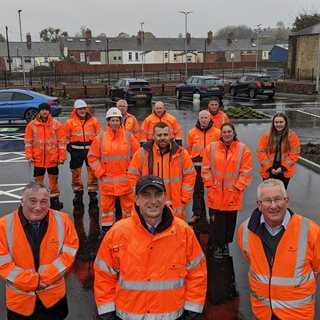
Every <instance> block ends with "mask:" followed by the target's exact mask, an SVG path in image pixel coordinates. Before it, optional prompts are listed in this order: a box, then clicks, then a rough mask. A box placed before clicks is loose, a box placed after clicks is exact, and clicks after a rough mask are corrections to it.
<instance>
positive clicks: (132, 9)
mask: <svg viewBox="0 0 320 320" xmlns="http://www.w3.org/2000/svg"><path fill="white" fill-rule="evenodd" d="M2 1H3V3H2V5H1V10H0V33H2V34H3V35H5V26H8V28H9V40H10V41H18V40H19V39H20V34H19V18H18V10H19V9H21V10H22V12H21V21H22V34H23V39H25V34H26V33H28V32H29V33H30V34H31V36H32V39H33V41H39V40H40V39H39V32H40V31H41V30H42V29H44V28H47V27H54V28H60V29H62V31H67V32H68V33H69V35H70V36H73V35H74V34H75V33H77V32H79V30H80V26H86V27H89V28H90V29H91V30H92V34H93V36H96V35H98V34H100V33H105V34H106V35H107V36H110V37H114V36H117V35H118V34H119V33H120V32H126V33H129V34H130V35H132V34H136V33H137V32H138V30H139V29H140V23H141V22H144V26H143V29H144V31H150V32H152V33H153V34H154V35H155V36H156V37H177V35H178V34H179V33H182V34H184V28H185V27H184V26H185V20H184V15H183V14H181V13H179V12H178V11H193V13H192V14H190V15H188V31H189V32H190V33H191V35H192V36H193V37H205V36H206V35H207V32H208V31H209V30H212V31H213V32H215V31H217V30H218V29H220V28H223V27H225V26H228V25H242V24H245V25H247V26H249V27H251V28H256V25H257V24H261V28H265V27H268V26H270V27H275V26H276V23H277V22H278V21H283V22H284V24H285V26H289V27H291V25H292V22H293V21H294V18H295V16H296V15H297V14H299V13H301V12H303V11H307V12H310V13H314V12H318V13H320V0H265V1H261V0H156V1H154V0H133V1H132V0H77V1H75V0H73V1H71V0H53V1H52V0H51V1H50V0H49V1H44V2H42V1H39V0H28V1H26V0H11V1H10V0H2Z"/></svg>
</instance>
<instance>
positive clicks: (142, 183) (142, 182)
mask: <svg viewBox="0 0 320 320" xmlns="http://www.w3.org/2000/svg"><path fill="white" fill-rule="evenodd" d="M148 186H154V187H157V188H158V189H160V190H161V191H164V192H165V191H166V187H165V185H164V182H163V180H162V179H161V178H159V177H156V176H154V175H153V174H149V175H147V176H144V177H142V178H140V179H139V180H138V182H137V184H136V194H138V193H140V192H141V191H142V190H143V189H144V188H145V187H148Z"/></svg>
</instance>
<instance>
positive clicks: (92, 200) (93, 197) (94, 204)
mask: <svg viewBox="0 0 320 320" xmlns="http://www.w3.org/2000/svg"><path fill="white" fill-rule="evenodd" d="M88 195H89V198H90V202H89V208H93V207H97V206H98V198H97V193H96V192H92V191H89V192H88Z"/></svg>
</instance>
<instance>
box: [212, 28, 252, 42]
mask: <svg viewBox="0 0 320 320" xmlns="http://www.w3.org/2000/svg"><path fill="white" fill-rule="evenodd" d="M231 33H233V35H234V38H235V39H246V38H250V37H251V36H252V30H251V28H250V27H248V26H246V25H239V26H226V27H224V28H221V29H219V30H218V31H217V32H216V33H215V36H214V37H215V38H216V39H228V36H229V34H231Z"/></svg>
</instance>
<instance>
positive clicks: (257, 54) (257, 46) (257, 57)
mask: <svg viewBox="0 0 320 320" xmlns="http://www.w3.org/2000/svg"><path fill="white" fill-rule="evenodd" d="M260 27H261V23H259V24H257V45H256V48H257V52H256V70H258V59H259V30H260Z"/></svg>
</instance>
